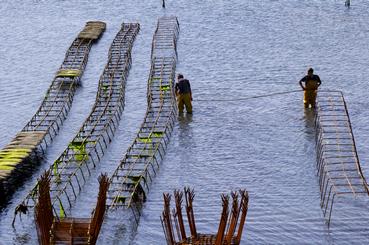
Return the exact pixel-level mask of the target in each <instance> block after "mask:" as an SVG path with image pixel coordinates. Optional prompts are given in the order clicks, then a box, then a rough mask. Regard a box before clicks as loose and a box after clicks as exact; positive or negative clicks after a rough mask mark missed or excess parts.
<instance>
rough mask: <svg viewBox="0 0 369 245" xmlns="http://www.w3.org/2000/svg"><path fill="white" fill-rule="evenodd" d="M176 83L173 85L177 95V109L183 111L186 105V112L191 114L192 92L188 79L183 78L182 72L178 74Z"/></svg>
mask: <svg viewBox="0 0 369 245" xmlns="http://www.w3.org/2000/svg"><path fill="white" fill-rule="evenodd" d="M177 79H178V81H177V83H176V85H175V88H174V89H175V93H176V96H177V103H178V111H179V113H180V114H182V113H183V109H184V107H185V106H186V111H187V113H188V114H192V102H191V101H192V92H191V85H190V81H188V80H187V79H185V78H184V77H183V75H182V74H178V76H177Z"/></svg>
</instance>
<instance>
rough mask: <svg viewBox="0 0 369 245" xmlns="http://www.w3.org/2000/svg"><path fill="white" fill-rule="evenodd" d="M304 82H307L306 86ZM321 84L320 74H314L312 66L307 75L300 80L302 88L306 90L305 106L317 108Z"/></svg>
mask: <svg viewBox="0 0 369 245" xmlns="http://www.w3.org/2000/svg"><path fill="white" fill-rule="evenodd" d="M303 83H305V86H304V85H303ZM320 84H322V82H321V81H320V77H319V76H318V75H314V70H313V68H310V69H309V70H308V73H307V75H306V76H304V77H303V78H302V79H301V80H300V86H301V88H302V90H304V106H305V108H309V106H310V105H311V108H315V100H316V95H317V93H318V87H319V86H320Z"/></svg>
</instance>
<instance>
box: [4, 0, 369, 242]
mask: <svg viewBox="0 0 369 245" xmlns="http://www.w3.org/2000/svg"><path fill="white" fill-rule="evenodd" d="M166 5H167V8H166V10H163V9H162V8H161V1H158V0H156V1H145V3H141V2H140V1H133V0H132V1H113V0H108V1H97V0H93V1H82V0H80V1H68V0H67V1H26V2H25V1H17V0H16V1H8V0H4V1H3V2H2V4H1V5H0V9H1V13H2V14H1V15H0V22H1V25H0V30H1V33H2V35H1V37H0V40H1V42H0V54H1V59H0V62H1V67H2V73H3V75H2V77H1V79H0V85H1V86H0V133H1V135H2V137H1V138H0V147H3V146H4V145H5V144H6V143H8V142H9V141H10V140H11V139H12V137H13V136H14V135H15V134H16V132H18V131H19V130H20V129H21V128H22V127H23V126H24V125H25V123H26V122H27V120H29V119H30V118H31V116H32V115H33V113H34V112H35V111H36V109H37V107H38V105H39V104H40V102H41V101H42V98H43V95H44V93H45V92H46V90H47V88H48V86H49V84H50V82H51V80H52V78H53V74H54V73H55V71H56V70H57V68H58V67H59V65H60V64H61V62H62V60H63V57H64V54H65V51H66V49H67V48H68V46H69V45H70V43H71V42H72V40H73V39H74V38H75V36H76V35H77V33H78V32H79V31H80V29H81V28H82V27H83V26H84V23H85V22H86V21H88V20H103V21H106V22H107V25H108V27H107V30H106V32H105V34H104V35H103V37H102V39H101V40H100V41H99V42H98V43H97V44H96V45H95V46H94V47H93V48H92V50H91V53H90V58H89V63H88V65H87V67H86V71H85V74H84V76H83V79H82V83H83V86H82V87H81V88H79V90H78V92H77V94H76V97H75V100H74V103H73V106H72V110H71V111H70V114H69V117H68V119H67V120H66V121H65V123H64V126H63V128H62V129H61V131H60V134H59V136H58V137H56V139H55V141H54V142H53V144H52V146H51V147H50V148H49V150H48V153H47V155H46V159H45V161H44V162H43V163H42V164H41V166H40V169H38V170H37V171H35V174H34V176H33V178H32V179H30V180H29V181H28V182H26V183H25V185H24V187H23V188H21V189H20V190H19V191H18V192H16V193H15V195H14V197H13V199H12V203H11V204H10V205H9V206H8V208H7V209H6V210H5V211H3V213H2V214H1V216H0V237H1V239H0V244H36V243H37V240H36V232H35V227H34V223H33V221H32V215H28V216H25V217H23V219H22V222H19V220H17V223H16V230H14V229H13V228H11V226H10V223H11V221H12V219H13V210H14V207H15V206H16V204H18V203H19V201H20V200H22V197H24V195H25V194H26V193H27V191H28V190H29V188H30V187H31V186H32V185H33V183H34V182H35V179H36V178H37V176H38V175H39V173H40V172H41V171H42V169H45V168H47V166H48V165H49V164H50V163H52V162H53V161H54V160H55V159H56V158H57V157H58V156H59V154H60V153H61V152H62V151H63V150H64V148H65V147H66V146H67V144H68V141H69V140H71V139H72V138H73V136H74V134H75V133H76V132H77V131H78V129H79V127H80V125H81V124H82V122H83V121H84V119H85V118H86V117H87V115H88V113H89V111H90V109H91V106H92V104H93V102H94V99H95V93H96V91H97V81H98V79H99V76H100V74H101V72H102V70H103V66H104V64H105V62H106V60H107V51H108V49H109V46H110V43H111V41H112V40H113V38H114V36H115V34H116V33H117V32H118V30H119V26H120V24H121V23H122V22H123V21H126V22H128V21H131V22H133V21H138V22H140V23H141V32H140V34H139V35H138V37H137V39H136V42H135V45H134V49H133V55H132V57H133V65H132V69H131V72H130V76H129V78H128V81H127V90H126V106H125V111H124V113H123V117H122V120H121V122H120V127H119V129H118V131H117V133H116V136H115V138H114V141H113V142H112V144H111V145H110V148H109V150H108V152H107V154H106V155H105V156H104V158H103V160H102V162H101V164H100V165H99V166H98V167H97V168H96V170H95V171H93V173H92V176H91V178H90V179H89V182H88V184H87V185H86V187H85V188H84V190H83V192H82V193H81V195H80V198H79V199H78V200H77V201H76V204H75V206H76V207H75V208H74V209H73V213H74V214H75V215H76V216H81V217H88V216H89V215H90V212H91V211H92V208H93V206H94V202H95V200H96V194H97V188H98V185H97V180H96V178H97V176H98V175H99V173H101V172H107V173H109V174H111V173H112V172H113V171H114V169H115V167H116V165H117V162H118V161H119V159H120V158H121V157H122V156H123V154H124V151H125V149H126V148H127V147H128V146H129V144H130V143H131V142H132V140H133V137H134V136H135V133H136V132H137V130H138V127H139V125H140V123H141V122H142V119H143V116H144V113H145V109H146V97H145V95H146V80H147V76H148V74H149V68H150V60H149V59H150V48H151V40H152V34H153V31H154V29H155V26H156V20H157V18H158V17H159V16H161V15H163V14H167V15H171V14H175V15H178V17H179V21H180V25H181V31H180V39H179V44H178V55H179V63H178V71H180V72H182V73H184V74H185V75H186V76H188V78H189V79H190V80H191V82H192V87H193V93H194V96H193V97H194V103H193V104H194V110H195V111H194V114H193V116H192V117H189V116H184V117H180V118H178V123H177V124H176V127H175V129H174V132H173V135H172V138H171V143H170V145H169V146H168V151H167V155H166V157H165V160H164V162H163V163H162V166H161V169H160V171H159V174H158V175H157V176H156V178H155V181H154V183H153V185H152V188H151V192H150V194H149V195H148V200H147V202H146V203H145V206H144V209H143V214H142V217H141V220H140V224H139V226H138V228H137V231H136V232H133V233H132V232H130V230H131V228H130V225H129V224H127V223H122V220H124V217H123V216H124V213H119V212H118V213H114V214H113V213H110V214H108V216H107V218H106V222H105V223H104V226H103V229H102V231H101V236H100V240H99V243H102V244H105V243H106V244H129V243H133V244H164V240H163V232H162V229H161V224H160V220H159V216H160V213H161V210H162V196H161V195H162V193H163V192H168V191H172V190H173V189H174V188H182V187H183V186H184V185H189V186H193V187H195V190H196V193H197V195H196V199H195V212H196V217H197V223H198V230H199V231H201V232H215V231H216V229H217V222H218V219H219V213H220V207H221V206H220V197H219V194H220V193H221V192H229V191H230V190H234V189H236V188H247V189H248V190H249V192H250V208H249V214H248V217H247V223H246V226H245V230H244V235H243V243H249V244H367V243H368V242H369V236H368V234H369V233H368V228H367V224H368V218H367V217H368V215H367V213H368V209H367V206H368V205H367V204H368V203H367V201H366V200H362V199H359V200H357V201H356V202H354V201H352V200H351V199H348V200H344V199H339V200H340V202H338V203H337V208H336V209H335V210H334V213H333V220H332V229H331V230H328V229H327V226H326V225H325V221H324V217H323V214H322V211H321V209H320V192H319V185H318V181H317V176H316V168H315V163H316V161H315V150H314V132H313V128H312V125H313V115H312V113H311V112H304V111H303V109H302V101H301V97H302V94H301V93H291V94H286V95H283V96H274V97H265V98H259V99H254V100H246V101H233V102H216V101H214V100H216V99H230V98H232V99H237V98H244V97H249V96H254V95H259V94H268V93H274V92H279V91H290V90H296V89H298V85H297V81H298V80H299V79H300V78H301V77H302V76H303V75H304V73H305V70H306V69H307V67H309V66H312V67H314V68H315V70H316V72H317V73H318V74H319V75H320V77H321V79H322V80H323V85H322V86H323V88H325V89H340V90H343V91H344V93H345V97H346V99H347V102H348V106H349V111H350V115H351V120H352V124H353V128H354V134H355V137H356V140H357V145H358V151H359V157H360V159H361V164H362V168H363V171H364V174H366V176H368V173H369V172H368V171H369V164H368V162H369V154H368V153H369V144H368V143H369V142H368V141H369V140H368V138H369V137H368V136H369V133H368V132H369V126H368V122H369V114H368V112H367V110H366V108H367V104H368V102H369V99H368V98H367V96H366V94H367V91H366V87H367V78H368V77H369V70H368V69H367V68H368V67H369V59H368V57H369V45H368V43H369V27H368V24H367V23H368V20H369V14H368V11H367V10H368V8H369V4H368V3H367V2H365V1H360V0H357V1H355V2H353V5H352V8H351V9H349V10H348V9H346V8H345V7H344V1H334V0H329V1H324V2H322V1H316V0H309V1H307V0H306V1H292V0H285V1H277V0H274V1H272V0H260V1H242V0H232V1H221V0H219V1H211V0H205V1H204V0H203V1H186V0H179V1H169V0H168V1H167V4H166ZM200 100H203V101H200ZM121 216H122V217H121Z"/></svg>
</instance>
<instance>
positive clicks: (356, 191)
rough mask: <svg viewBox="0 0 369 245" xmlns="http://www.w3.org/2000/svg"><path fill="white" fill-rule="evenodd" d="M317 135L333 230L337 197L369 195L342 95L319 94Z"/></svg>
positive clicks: (323, 204) (325, 211)
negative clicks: (333, 215)
mask: <svg viewBox="0 0 369 245" xmlns="http://www.w3.org/2000/svg"><path fill="white" fill-rule="evenodd" d="M315 132H316V151H317V170H318V171H317V174H318V176H319V185H320V191H321V207H322V209H323V214H324V217H325V218H326V219H327V224H328V227H329V225H330V221H331V216H332V210H333V204H334V200H335V197H336V196H342V195H353V196H355V197H356V196H357V195H365V196H367V195H369V189H368V184H367V182H366V180H365V177H364V175H363V173H362V171H361V167H360V161H359V157H358V154H357V150H356V143H355V138H354V134H353V132H352V127H351V121H350V116H349V113H348V110H347V105H346V101H345V99H344V97H343V94H342V92H340V91H321V92H319V95H318V98H317V113H316V117H315Z"/></svg>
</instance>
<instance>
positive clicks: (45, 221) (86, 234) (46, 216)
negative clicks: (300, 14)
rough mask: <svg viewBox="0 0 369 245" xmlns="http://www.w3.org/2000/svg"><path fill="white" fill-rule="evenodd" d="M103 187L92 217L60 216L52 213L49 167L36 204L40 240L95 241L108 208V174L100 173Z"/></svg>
mask: <svg viewBox="0 0 369 245" xmlns="http://www.w3.org/2000/svg"><path fill="white" fill-rule="evenodd" d="M99 182H100V188H99V195H98V198H97V203H96V208H95V210H94V212H93V215H92V217H91V218H73V217H69V218H67V217H64V218H60V219H59V218H58V217H57V216H54V214H53V207H52V205H51V199H50V171H47V172H45V173H44V174H43V175H42V176H41V179H40V180H39V182H38V186H39V192H38V193H39V198H38V202H37V204H36V206H35V220H36V228H37V235H38V239H39V243H40V244H42V245H47V244H96V241H97V238H98V235H99V232H100V229H101V226H102V222H103V220H104V215H105V208H106V191H107V189H108V188H109V178H108V177H107V175H106V174H103V175H101V176H100V177H99Z"/></svg>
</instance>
